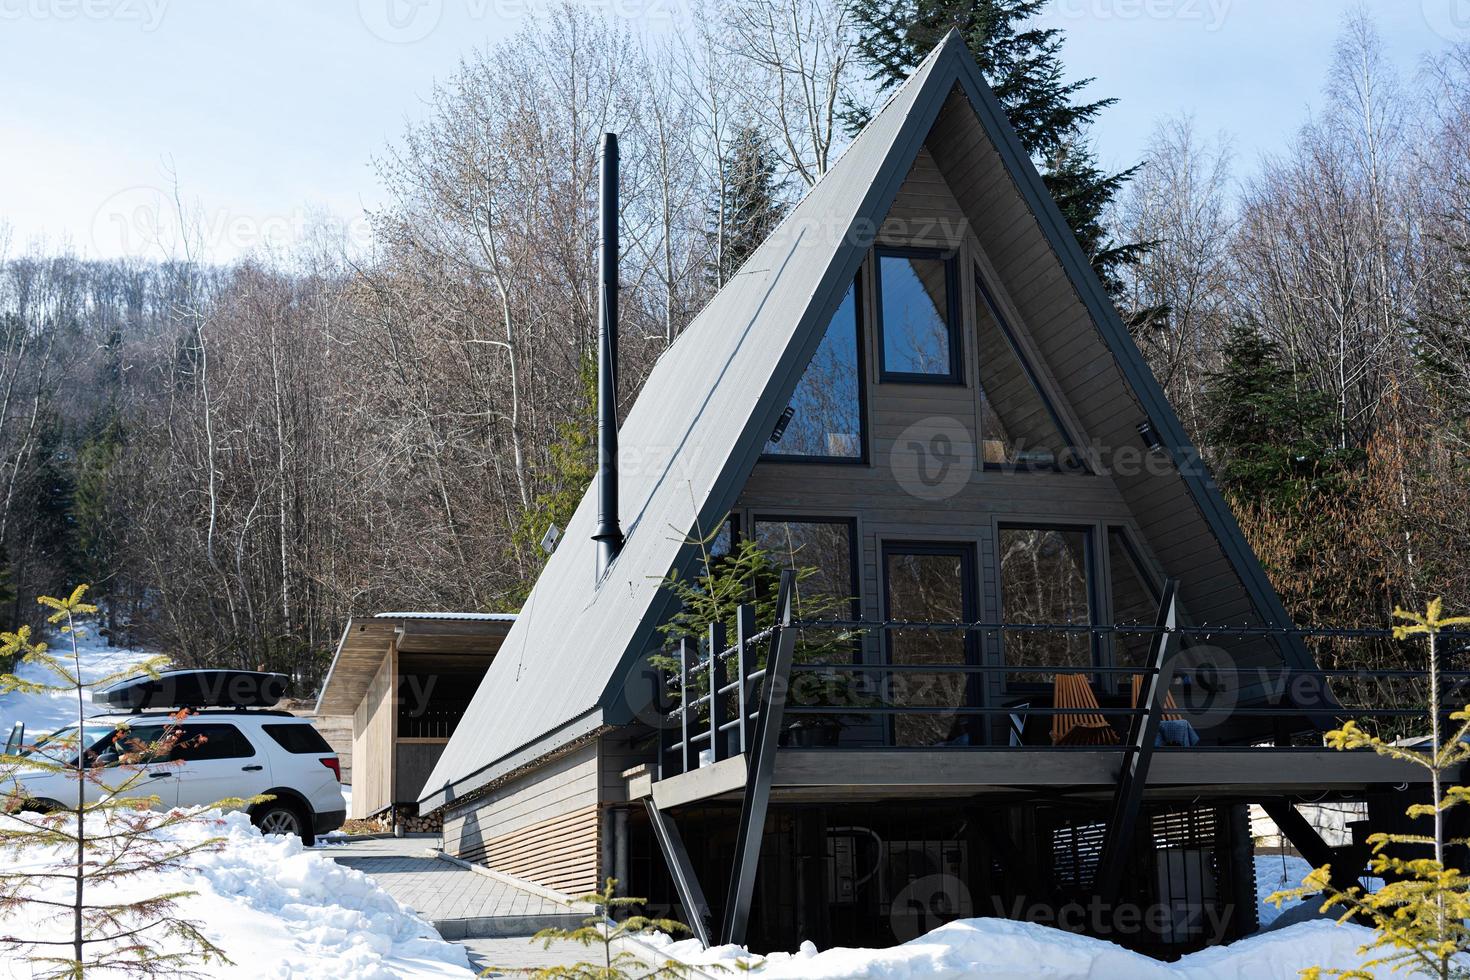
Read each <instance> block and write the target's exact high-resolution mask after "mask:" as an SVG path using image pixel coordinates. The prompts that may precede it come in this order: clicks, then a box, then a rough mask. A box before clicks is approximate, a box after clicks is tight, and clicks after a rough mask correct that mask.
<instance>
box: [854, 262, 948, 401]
mask: <svg viewBox="0 0 1470 980" xmlns="http://www.w3.org/2000/svg"><path fill="white" fill-rule="evenodd" d="M874 255H875V259H876V262H877V266H878V335H879V338H880V341H881V342H880V344H879V350H880V354H881V358H882V361H881V364H880V367H881V369H882V370H881V376H882V378H883V379H884V380H885V381H949V382H958V381H960V380H961V379H960V355H959V338H958V334H957V332H956V329H955V328H956V325H957V323H958V320H959V304H958V303H957V302H955V283H954V259H953V257H951V256H948V255H945V254H944V253H943V252H940V251H938V250H937V249H916V248H888V249H884V248H880V249H877V250H875V252H874Z"/></svg>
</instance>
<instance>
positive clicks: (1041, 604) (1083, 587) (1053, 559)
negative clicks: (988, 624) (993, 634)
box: [1000, 527, 1093, 684]
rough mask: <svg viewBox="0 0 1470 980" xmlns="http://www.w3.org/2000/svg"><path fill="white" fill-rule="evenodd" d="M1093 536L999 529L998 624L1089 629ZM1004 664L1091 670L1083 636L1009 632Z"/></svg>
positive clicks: (1047, 677) (1039, 677)
mask: <svg viewBox="0 0 1470 980" xmlns="http://www.w3.org/2000/svg"><path fill="white" fill-rule="evenodd" d="M1090 538H1091V535H1090V533H1089V532H1088V531H1086V530H1073V529H1066V528H1051V527H1003V528H1001V530H1000V602H1001V621H1002V622H1003V623H1005V624H1007V625H1042V624H1045V625H1049V626H1058V625H1060V626H1090V625H1091V624H1092V588H1091V583H1090V576H1091V566H1092V555H1091V551H1092V549H1091V542H1090ZM1004 646H1005V653H1006V661H1007V662H1008V663H1011V664H1023V665H1035V666H1039V667H1091V666H1093V657H1092V636H1091V634H1090V633H1089V632H1087V631H1077V632H1072V631H1064V630H1037V631H1034V632H1022V631H1009V632H1007V633H1006V634H1005V639H1004ZM1009 677H1010V680H1011V681H1033V682H1043V683H1048V684H1049V683H1051V682H1052V680H1053V679H1054V677H1055V673H1054V672H1050V671H1048V672H1045V673H1039V674H1028V675H1021V674H1011V675H1009Z"/></svg>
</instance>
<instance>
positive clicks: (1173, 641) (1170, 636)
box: [1093, 579, 1179, 903]
mask: <svg viewBox="0 0 1470 980" xmlns="http://www.w3.org/2000/svg"><path fill="white" fill-rule="evenodd" d="M1178 593H1179V583H1178V581H1177V580H1175V579H1170V580H1169V581H1168V582H1167V583H1165V585H1164V595H1163V597H1162V598H1161V599H1160V600H1159V616H1158V620H1157V622H1156V623H1155V624H1154V626H1155V629H1157V630H1158V632H1156V633H1154V639H1153V644H1152V646H1151V647H1150V650H1149V667H1150V668H1152V669H1151V670H1150V671H1149V673H1148V677H1147V679H1146V683H1145V684H1144V685H1143V691H1142V693H1141V694H1140V696H1139V699H1138V701H1139V705H1138V706H1139V707H1140V708H1142V709H1143V713H1142V714H1141V715H1139V714H1135V715H1133V716H1132V717H1131V718H1130V719H1129V722H1128V740H1127V741H1126V742H1125V743H1124V745H1123V753H1124V754H1123V765H1122V767H1121V768H1120V769H1119V771H1118V790H1117V792H1116V793H1115V794H1114V795H1113V816H1112V819H1111V820H1109V821H1108V831H1107V836H1106V837H1105V838H1104V839H1103V850H1102V857H1101V858H1100V859H1099V860H1098V862H1097V873H1096V875H1095V876H1094V877H1093V891H1094V892H1096V893H1097V895H1098V897H1099V898H1101V899H1102V900H1103V902H1105V903H1111V902H1112V901H1113V900H1114V899H1115V898H1117V897H1118V888H1119V885H1120V884H1121V878H1122V876H1123V868H1124V866H1125V865H1126V864H1127V863H1128V852H1129V850H1130V848H1131V847H1132V845H1133V831H1134V828H1135V827H1136V826H1137V824H1138V811H1139V807H1140V806H1141V805H1142V803H1143V789H1144V786H1145V785H1147V783H1148V767H1149V763H1150V762H1151V761H1152V760H1153V753H1154V742H1155V740H1157V739H1158V737H1159V721H1160V720H1161V719H1162V717H1163V707H1164V696H1165V694H1167V693H1168V690H1169V679H1170V675H1171V674H1172V672H1173V661H1174V654H1176V653H1177V652H1178V651H1179V634H1178V633H1177V632H1176V629H1177V627H1178V626H1179V595H1178Z"/></svg>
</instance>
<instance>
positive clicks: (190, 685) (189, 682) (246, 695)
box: [92, 670, 288, 709]
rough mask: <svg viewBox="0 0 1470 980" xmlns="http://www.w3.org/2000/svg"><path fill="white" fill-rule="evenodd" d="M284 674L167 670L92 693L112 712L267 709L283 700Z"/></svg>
mask: <svg viewBox="0 0 1470 980" xmlns="http://www.w3.org/2000/svg"><path fill="white" fill-rule="evenodd" d="M287 682H288V678H287V677H286V675H285V674H267V673H263V672H261V671H257V670H168V671H164V672H163V673H161V674H159V675H158V676H157V677H148V676H146V675H145V676H143V677H134V678H131V679H129V680H125V681H119V682H118V683H116V684H114V685H112V686H111V687H109V688H106V689H105V690H101V691H93V692H92V702H93V703H94V704H105V705H107V706H108V707H112V708H129V709H142V708H270V707H273V706H274V705H275V704H276V703H277V702H279V701H280V700H281V698H283V697H285V696H286V685H287Z"/></svg>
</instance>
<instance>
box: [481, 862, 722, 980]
mask: <svg viewBox="0 0 1470 980" xmlns="http://www.w3.org/2000/svg"><path fill="white" fill-rule="evenodd" d="M617 884H618V882H617V879H616V878H609V879H607V881H606V883H605V884H604V885H603V887H602V889H601V890H600V891H595V892H589V893H588V894H586V895H583V896H581V897H580V898H578V899H577V901H578V902H581V903H584V904H587V905H593V906H596V908H597V912H596V913H595V914H594V915H590V916H588V917H587V918H586V919H583V920H582V924H581V925H580V926H578V927H577V928H575V929H542V930H541V931H540V932H538V933H536V935H534V936H532V937H531V941H532V942H539V943H541V945H542V948H544V949H550V948H551V946H552V944H553V943H557V942H573V943H578V944H580V945H582V946H585V947H587V948H588V949H596V950H598V951H599V954H600V955H599V957H598V961H596V962H593V961H584V962H580V963H574V964H572V965H571V966H548V967H535V968H528V967H511V968H505V967H491V968H490V969H488V970H486V971H485V972H484V973H482V974H481V976H494V975H497V974H502V973H518V974H521V975H523V976H529V977H532V978H533V980H653V978H656V977H670V978H675V977H689V976H693V975H695V974H694V970H693V968H691V967H689V966H686V965H685V964H683V963H679V962H677V961H675V960H671V959H670V960H665V961H664V962H662V963H657V964H649V963H648V962H646V961H645V960H644V959H643V958H642V957H640V956H638V955H637V954H635V953H633V952H631V951H629V950H628V949H627V948H626V944H625V943H623V940H627V939H632V938H636V937H638V936H645V935H649V934H652V933H657V932H661V933H664V934H666V935H674V934H675V933H687V932H689V927H688V926H686V925H685V924H684V923H682V922H679V921H678V920H676V919H659V918H650V917H648V916H643V915H627V916H624V917H623V918H622V919H621V920H620V921H615V920H614V918H613V915H614V913H616V912H619V911H621V910H632V909H635V908H638V907H640V906H642V905H643V904H644V903H645V900H644V899H641V898H619V897H618V895H617ZM620 944H622V945H623V946H624V948H621V949H619V948H618V947H619V945H620ZM748 966H749V964H742V967H744V968H748ZM711 970H714V971H717V972H721V973H723V972H724V969H723V968H722V967H718V966H703V967H700V975H701V976H707V975H708V974H709V972H710V971H711Z"/></svg>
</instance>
